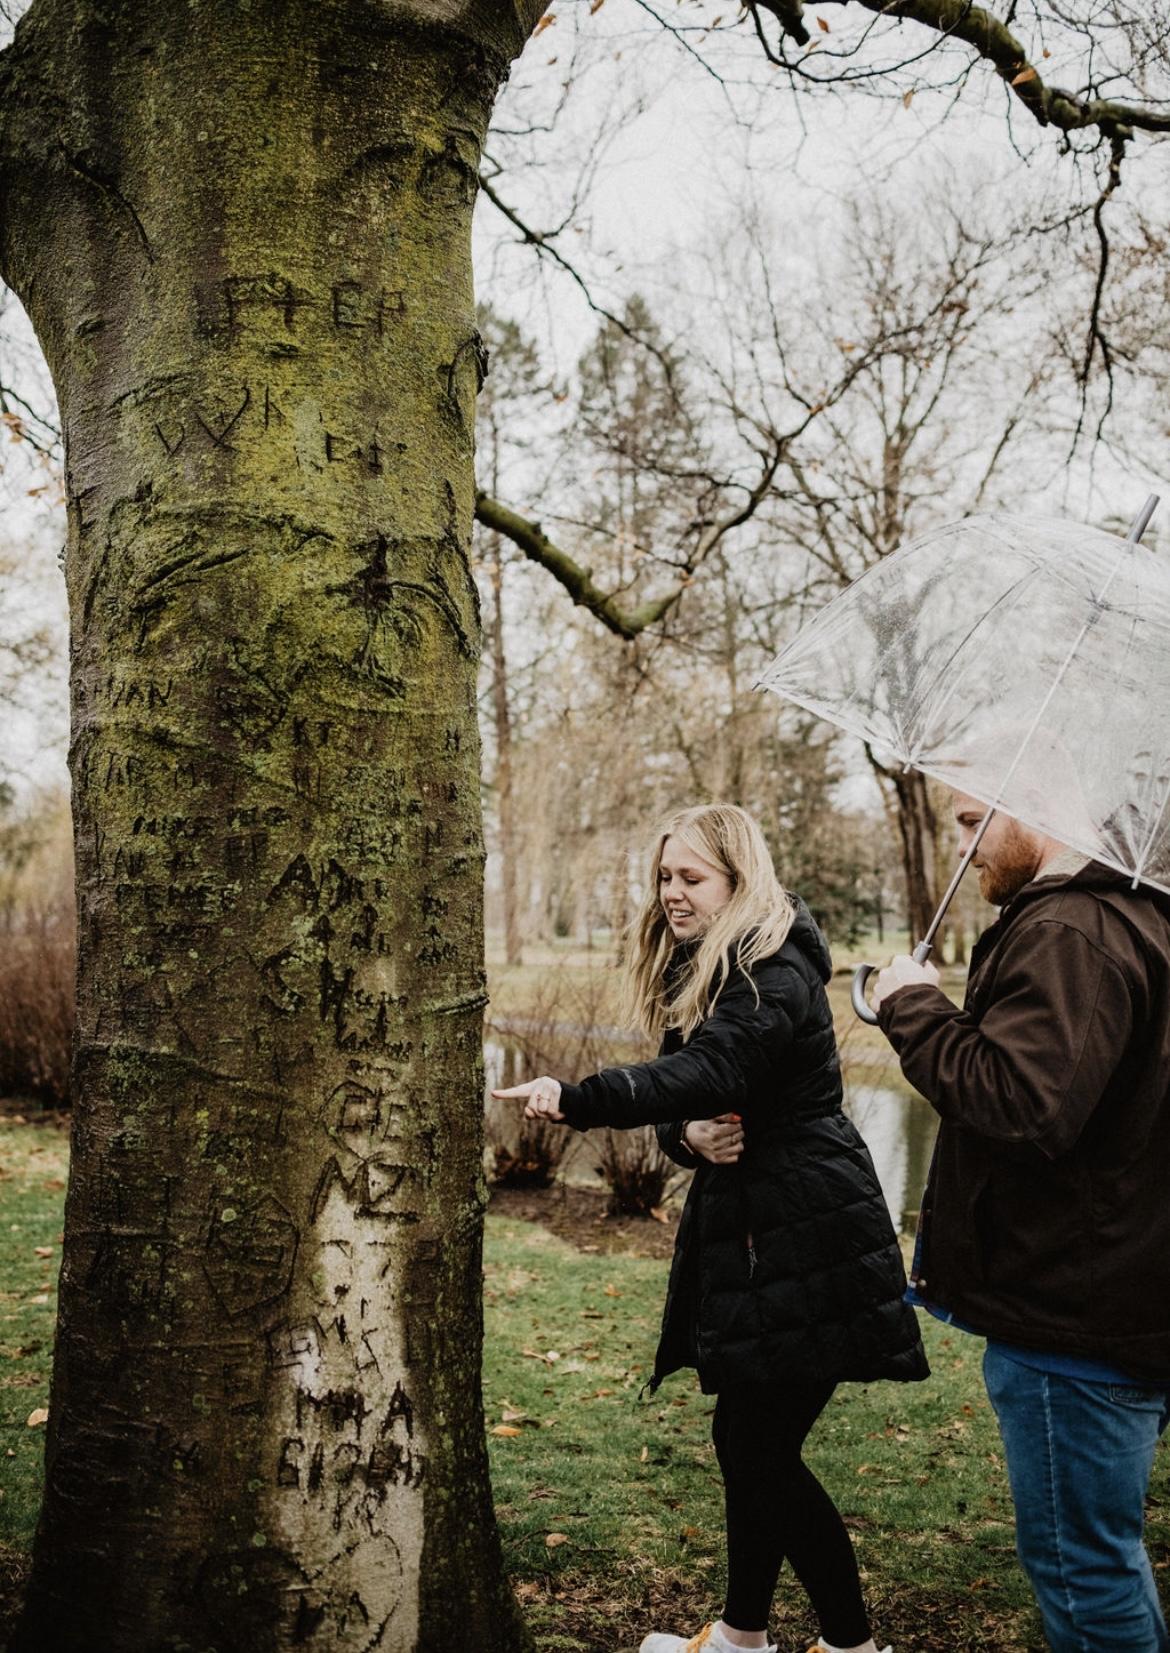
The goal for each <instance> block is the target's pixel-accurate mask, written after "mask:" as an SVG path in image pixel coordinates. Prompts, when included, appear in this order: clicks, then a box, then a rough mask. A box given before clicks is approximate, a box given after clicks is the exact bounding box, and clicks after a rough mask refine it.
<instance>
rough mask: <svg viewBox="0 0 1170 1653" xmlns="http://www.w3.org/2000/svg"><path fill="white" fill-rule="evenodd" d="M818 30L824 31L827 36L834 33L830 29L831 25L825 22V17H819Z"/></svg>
mask: <svg viewBox="0 0 1170 1653" xmlns="http://www.w3.org/2000/svg"><path fill="white" fill-rule="evenodd" d="M817 28H818V29H823V30H824V31H825V33H826V34H831V33H832V30H831V29H830V28H829V25H828V24H827V23H826V22H825V20H824V18H823V17H818V18H817Z"/></svg>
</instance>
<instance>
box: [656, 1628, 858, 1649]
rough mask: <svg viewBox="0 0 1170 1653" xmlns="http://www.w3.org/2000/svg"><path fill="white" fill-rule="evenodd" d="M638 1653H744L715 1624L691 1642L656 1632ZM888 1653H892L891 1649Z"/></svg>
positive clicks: (683, 1637)
mask: <svg viewBox="0 0 1170 1653" xmlns="http://www.w3.org/2000/svg"><path fill="white" fill-rule="evenodd" d="M638 1653H742V1650H741V1649H740V1648H737V1647H734V1646H733V1645H732V1643H731V1642H729V1641H728V1640H727V1637H726V1636H722V1635H720V1634H719V1633H718V1632H717V1631H716V1629H715V1626H714V1624H705V1625H704V1626H703V1628H702V1629H701V1630H700V1631H699V1633H698V1635H697V1636H692V1637H690V1639H689V1640H688V1639H687V1637H686V1636H666V1635H663V1633H662V1632H661V1631H655V1632H654V1634H653V1635H650V1636H647V1637H646V1638H645V1639H644V1641H643V1642H642V1645H641V1646H640V1647H639V1649H638ZM756 1653H779V1649H778V1648H777V1646H776V1644H775V1642H769V1643H768V1645H767V1647H762V1648H759V1649H758V1650H756ZM886 1653H890V1649H889V1648H887V1649H886Z"/></svg>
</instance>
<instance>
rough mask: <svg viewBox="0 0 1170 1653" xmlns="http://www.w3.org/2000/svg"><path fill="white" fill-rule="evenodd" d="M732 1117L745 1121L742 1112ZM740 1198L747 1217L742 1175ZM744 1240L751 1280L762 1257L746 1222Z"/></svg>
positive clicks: (738, 1120)
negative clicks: (759, 1256)
mask: <svg viewBox="0 0 1170 1653" xmlns="http://www.w3.org/2000/svg"><path fill="white" fill-rule="evenodd" d="M731 1117H732V1119H734V1120H735V1122H736V1124H742V1123H743V1116H742V1115H741V1114H737V1113H733V1114H732V1115H731ZM739 1198H740V1204H741V1205H742V1206H743V1212H744V1216H745V1218H746V1217H747V1199H746V1197H745V1193H744V1186H743V1178H742V1176H741V1177H740V1183H739ZM744 1240H745V1242H746V1244H747V1260H748V1279H749V1280H751V1279H752V1278H753V1276H754V1275H755V1272H756V1264H757V1263H758V1262H759V1260H760V1259H759V1258H758V1257H757V1256H756V1241H755V1236H754V1235H753V1233H752V1231H751V1229H750V1228H747V1227H746V1224H745V1233H744Z"/></svg>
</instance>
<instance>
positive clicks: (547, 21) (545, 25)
mask: <svg viewBox="0 0 1170 1653" xmlns="http://www.w3.org/2000/svg"><path fill="white" fill-rule="evenodd" d="M556 20H557V14H556V12H555V11H546V12H545V14H544V16H543V17H542V18H541V20H540V22H539V23H538V24H537V25H536V27H535V28H534V29H533V31H532V33H533V37H534V38H535V36H536V35H538V34H542V33H543V32H544V30H545V29H549V28H551V27H552V25H553V24H554V23H555V22H556Z"/></svg>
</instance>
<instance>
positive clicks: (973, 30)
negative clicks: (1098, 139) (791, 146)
mask: <svg viewBox="0 0 1170 1653" xmlns="http://www.w3.org/2000/svg"><path fill="white" fill-rule="evenodd" d="M853 3H854V0H821V4H822V5H841V6H846V5H850V4H853ZM856 3H857V4H859V5H861V6H863V7H864V8H865V9H866V11H871V12H876V13H877V14H878V15H879V16H881V17H888V18H893V19H895V20H899V21H900V20H902V19H909V20H910V21H911V22H914V23H921V24H923V26H924V27H926V28H929V29H934V30H935V31H936V33H938V34H939V35H940V36H945V37H947V38H948V39H953V40H961V41H963V42H964V43H965V44H966V45H968V46H972V47H974V49H975V51H976V52H977V53H978V55H979V56H980V57H981V58H983V59H984V60H985V61H986V62H988V63H990V64H991V65H992V67H993V68H994V69H995V71H996V73H997V74H998V75H999V76H1000V77H1001V78H1002V79H1003V80H1005V81H1006V82H1007V84H1008V86H1009V87H1010V89H1011V91H1012V93H1013V95H1014V96H1015V97H1017V98H1018V99H1019V100H1020V102H1021V103H1022V104H1023V105H1024V107H1025V108H1026V109H1027V110H1028V111H1029V113H1030V114H1031V115H1032V116H1033V117H1034V118H1035V119H1036V120H1037V121H1038V122H1039V124H1040V125H1041V126H1055V127H1057V128H1058V129H1059V130H1060V131H1062V132H1079V131H1083V130H1085V129H1086V128H1089V127H1095V128H1096V129H1097V131H1098V132H1099V133H1100V134H1101V136H1102V137H1103V138H1108V139H1113V138H1119V139H1121V140H1122V141H1123V142H1124V141H1125V140H1127V139H1129V138H1131V137H1132V136H1133V134H1134V133H1135V132H1136V131H1142V132H1170V110H1165V109H1157V108H1152V107H1148V106H1146V105H1143V104H1137V103H1127V102H1123V101H1121V100H1118V99H1113V98H1089V97H1082V96H1080V95H1079V94H1078V93H1076V92H1069V91H1065V90H1063V89H1062V88H1061V87H1058V86H1046V85H1045V83H1044V79H1043V77H1042V75H1041V74H1040V71H1039V70H1038V69H1037V67H1036V65H1035V64H1034V63H1030V62H1029V61H1028V54H1027V52H1026V51H1025V49H1024V47H1023V45H1022V44H1021V43H1020V41H1019V40H1018V39H1017V38H1016V36H1015V35H1014V34H1013V33H1012V31H1011V29H1010V27H1009V26H1008V24H1007V23H1006V22H1004V21H1003V19H1001V18H999V17H996V16H995V15H994V14H993V13H992V12H990V11H988V10H987V9H986V8H985V7H983V6H976V5H972V4H971V3H970V0H856ZM749 9H750V11H751V12H752V14H753V16H754V18H755V20H756V24H757V30H758V32H759V33H760V34H761V38H762V30H759V17H758V13H759V11H760V10H764V11H767V12H770V13H771V14H772V16H774V17H775V18H776V20H777V21H778V23H779V24H780V30H781V33H782V34H783V35H786V36H787V37H788V38H789V39H791V40H794V41H795V42H796V43H797V44H798V45H800V46H805V45H807V44H808V40H809V34H808V30H807V29H806V28H805V26H804V22H803V16H802V14H803V7H802V5H801V3H800V0H749ZM766 49H767V48H766ZM771 55H772V54H771V52H770V51H769V56H771ZM777 61H780V62H783V59H778V60H777ZM786 67H791V65H786Z"/></svg>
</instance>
